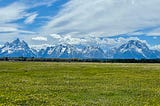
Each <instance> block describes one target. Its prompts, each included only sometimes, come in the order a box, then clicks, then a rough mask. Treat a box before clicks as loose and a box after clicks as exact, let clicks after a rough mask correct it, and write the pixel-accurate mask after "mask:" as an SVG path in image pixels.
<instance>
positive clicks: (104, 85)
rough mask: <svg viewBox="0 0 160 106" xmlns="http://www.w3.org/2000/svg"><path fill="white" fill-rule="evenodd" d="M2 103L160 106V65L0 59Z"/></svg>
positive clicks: (59, 105) (21, 104)
mask: <svg viewBox="0 0 160 106" xmlns="http://www.w3.org/2000/svg"><path fill="white" fill-rule="evenodd" d="M0 105H4V106H12V105H13V106H14V105H20V106H41V105H43V106H47V105H49V106H54V105H56V106H63V105H65V106H71V105H74V106H75V105H78V106H79V105H80V106H81V105H85V106H94V105H95V106H107V105H108V106H119V105H122V106H144V105H146V106H152V105H153V106H157V105H159V106H160V64H100V63H43V62H39V63H38V62H0Z"/></svg>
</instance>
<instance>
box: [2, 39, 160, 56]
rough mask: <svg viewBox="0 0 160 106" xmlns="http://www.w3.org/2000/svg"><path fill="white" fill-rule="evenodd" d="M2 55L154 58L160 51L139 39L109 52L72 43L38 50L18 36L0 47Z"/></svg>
mask: <svg viewBox="0 0 160 106" xmlns="http://www.w3.org/2000/svg"><path fill="white" fill-rule="evenodd" d="M0 57H35V58H84V59H87V58H94V59H107V58H113V59H142V58H144V59H153V58H160V51H158V50H151V49H150V48H149V47H148V46H147V44H146V43H144V42H141V41H139V40H130V41H128V42H127V43H125V44H122V45H121V46H120V47H117V48H114V49H112V50H110V51H107V52H104V50H103V49H101V48H100V47H98V46H84V47H83V48H81V49H79V48H78V47H76V46H74V45H70V44H58V45H55V46H48V47H46V48H45V49H40V50H39V51H37V50H35V49H33V48H30V47H29V46H28V44H27V43H26V42H25V41H23V40H20V39H19V38H17V39H16V40H14V41H12V42H11V43H9V42H6V43H5V44H4V45H3V46H1V47H0Z"/></svg>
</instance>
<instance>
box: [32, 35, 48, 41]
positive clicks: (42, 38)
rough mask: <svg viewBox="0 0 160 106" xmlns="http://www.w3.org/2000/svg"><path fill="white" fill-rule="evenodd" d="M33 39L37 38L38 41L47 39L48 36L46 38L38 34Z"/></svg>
mask: <svg viewBox="0 0 160 106" xmlns="http://www.w3.org/2000/svg"><path fill="white" fill-rule="evenodd" d="M32 40H36V41H47V38H46V37H42V36H38V37H34V38H32Z"/></svg>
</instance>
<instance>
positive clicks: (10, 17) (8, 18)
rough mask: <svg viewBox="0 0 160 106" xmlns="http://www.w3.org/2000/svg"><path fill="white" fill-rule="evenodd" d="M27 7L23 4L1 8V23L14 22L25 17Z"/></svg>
mask: <svg viewBox="0 0 160 106" xmlns="http://www.w3.org/2000/svg"><path fill="white" fill-rule="evenodd" d="M26 8H27V7H26V6H25V5H24V4H21V3H12V4H10V5H8V6H5V7H0V23H7V22H13V21H16V20H18V19H21V18H23V17H24V16H25V10H26Z"/></svg>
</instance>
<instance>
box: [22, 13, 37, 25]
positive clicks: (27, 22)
mask: <svg viewBox="0 0 160 106" xmlns="http://www.w3.org/2000/svg"><path fill="white" fill-rule="evenodd" d="M37 16H38V14H37V13H33V14H31V15H30V16H28V17H27V18H26V20H25V21H24V23H25V24H32V23H33V22H34V21H35V19H36V17H37Z"/></svg>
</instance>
